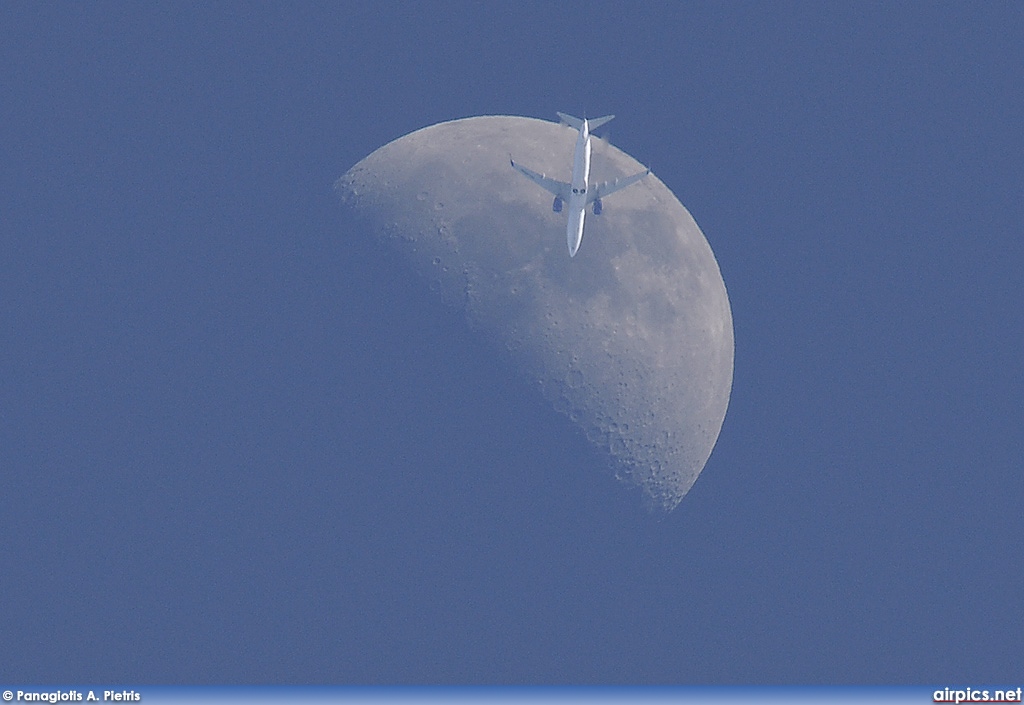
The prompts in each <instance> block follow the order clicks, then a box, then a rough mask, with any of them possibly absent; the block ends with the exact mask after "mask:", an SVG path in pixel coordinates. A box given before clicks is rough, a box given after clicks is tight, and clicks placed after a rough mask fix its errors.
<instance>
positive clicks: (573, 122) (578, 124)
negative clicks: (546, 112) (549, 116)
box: [557, 113, 615, 130]
mask: <svg viewBox="0 0 1024 705" xmlns="http://www.w3.org/2000/svg"><path fill="white" fill-rule="evenodd" d="M557 115H558V119H559V120H561V121H562V123H563V124H565V125H568V126H569V127H575V128H576V129H577V130H582V129H583V121H582V120H580V119H579V118H578V117H573V116H572V115H569V114H567V113H557ZM614 118H615V116H614V115H605V116H604V117H599V118H594V119H593V120H587V123H589V127H590V129H591V130H594V129H596V128H598V127H601V125H603V124H605V123H606V122H611V121H612V120H613V119H614Z"/></svg>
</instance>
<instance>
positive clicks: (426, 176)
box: [336, 116, 733, 511]
mask: <svg viewBox="0 0 1024 705" xmlns="http://www.w3.org/2000/svg"><path fill="white" fill-rule="evenodd" d="M576 134H577V133H576V131H575V130H573V129H572V128H570V127H566V126H562V125H559V124H558V123H554V122H547V121H542V120H535V119H531V118H522V117H509V116H484V117H474V118H467V119H463V120H454V121H452V122H445V123H441V124H438V125H433V126H431V127H427V128H424V129H422V130H417V131H416V132H413V133H411V134H408V135H406V136H405V137H402V138H400V139H397V140H395V141H393V142H391V143H389V144H387V145H385V146H383V147H381V148H380V149H378V150H377V151H375V152H374V153H373V154H371V155H370V156H368V157H366V158H365V159H363V160H362V161H361V162H359V163H358V164H356V165H355V166H354V167H353V168H352V169H351V170H350V171H349V172H348V173H346V174H345V175H344V176H342V177H341V178H340V179H339V180H338V182H337V184H336V188H337V190H338V191H339V194H340V195H341V198H342V200H343V202H344V203H345V204H346V205H347V207H349V208H350V209H351V210H352V212H353V213H354V215H355V216H357V217H358V219H359V220H360V221H361V222H363V223H364V224H366V225H367V226H368V227H369V228H370V229H371V230H372V231H373V232H374V233H376V235H377V236H378V237H380V238H381V239H382V240H384V241H386V242H387V243H389V244H390V245H392V246H393V247H395V248H396V249H397V250H398V251H399V252H401V253H402V255H403V256H404V258H405V259H406V261H407V262H408V264H409V265H410V266H411V268H412V269H413V270H415V271H416V272H417V273H419V274H420V275H421V276H422V277H423V278H424V279H426V280H427V281H428V282H429V283H430V284H431V287H430V288H431V289H432V290H435V291H437V292H439V294H440V298H441V299H442V300H443V301H444V302H445V303H446V304H448V305H449V306H452V307H455V308H457V309H459V310H460V311H462V312H464V314H465V317H466V319H467V321H468V323H469V325H470V326H471V327H472V328H473V329H474V330H476V331H478V332H479V333H480V334H481V335H483V336H485V337H486V338H487V339H489V340H490V341H491V342H492V343H493V345H494V346H495V347H494V349H495V351H496V354H499V355H502V356H504V357H505V358H506V359H508V361H509V363H510V364H512V365H513V366H514V367H515V368H516V369H517V370H518V372H519V373H520V374H521V375H523V376H524V377H525V378H526V379H527V380H528V382H529V383H531V384H532V385H535V386H539V388H540V391H541V393H542V394H543V395H544V397H545V398H546V399H548V400H549V401H550V402H551V404H552V406H553V408H554V409H555V410H557V411H559V412H561V413H564V414H566V415H568V416H569V418H570V419H572V421H573V422H574V423H576V424H578V425H579V427H580V428H581V429H583V431H584V432H585V433H586V435H587V437H588V438H589V439H590V441H591V442H592V443H593V444H595V445H596V446H598V447H599V448H601V449H602V450H603V451H604V452H605V453H606V456H607V457H608V458H609V460H610V465H611V467H612V468H613V469H614V472H615V475H616V477H618V478H619V479H620V480H622V481H623V482H626V483H627V484H630V485H636V486H639V487H640V488H641V489H642V491H643V493H644V495H645V499H646V501H647V504H648V505H649V506H651V507H654V508H659V509H663V510H666V511H667V510H671V509H672V508H674V507H675V506H676V505H677V504H679V502H680V501H681V500H682V498H683V497H684V496H685V495H686V493H687V492H688V491H689V489H690V487H691V486H692V485H693V483H694V482H695V481H696V479H697V476H698V475H699V474H700V472H701V470H702V469H703V468H704V465H705V463H706V462H707V459H708V457H709V456H710V454H711V450H712V448H713V447H714V445H715V441H716V440H717V438H718V433H719V431H720V429H721V427H722V421H723V420H724V418H725V411H726V407H727V406H728V403H729V393H730V390H731V387H732V372H733V329H732V314H731V311H730V308H729V299H728V296H727V294H726V290H725V283H724V282H723V281H722V276H721V273H720V272H719V269H718V263H717V262H716V261H715V256H714V253H713V252H712V251H711V247H710V246H709V245H708V242H707V240H706V239H705V238H704V235H703V234H702V233H701V231H700V228H698V227H697V224H696V223H695V222H694V220H693V218H692V217H691V216H690V214H689V212H687V210H686V209H685V208H684V207H683V205H682V204H681V203H680V202H679V200H678V199H676V197H675V196H674V195H673V194H672V192H671V191H669V189H668V188H667V187H666V186H665V184H663V183H662V182H661V181H660V180H659V179H658V178H657V177H656V176H655V175H654V174H651V175H649V176H648V177H647V178H645V179H643V180H642V181H640V182H639V183H638V184H635V185H633V186H630V187H628V188H626V189H624V190H622V191H619V192H618V193H615V194H613V195H611V196H609V197H608V198H607V199H606V200H605V201H604V212H603V213H602V214H601V215H600V216H594V215H593V213H592V212H590V211H588V213H587V221H586V229H585V231H584V238H583V244H582V246H581V248H580V251H579V253H578V254H577V255H576V257H575V258H570V257H569V254H568V252H567V250H566V243H565V213H564V212H563V213H554V212H552V208H551V205H552V203H551V202H552V197H551V196H550V195H549V194H548V193H547V192H546V191H544V190H543V189H541V188H540V187H539V186H537V185H536V184H534V183H532V182H530V181H529V180H527V179H526V178H524V177H523V176H522V175H521V174H519V173H517V172H516V171H514V170H513V169H512V168H511V167H510V166H509V155H512V156H513V157H515V159H516V160H517V162H521V163H522V164H523V165H525V166H528V167H530V168H532V169H534V170H537V171H542V172H545V173H546V174H547V175H548V176H551V177H553V178H556V179H560V180H563V181H568V180H569V178H570V171H571V168H572V166H571V165H572V154H573V145H574V144H575V140H576ZM641 169H643V166H642V165H641V164H640V163H639V162H637V161H636V160H635V159H633V158H632V157H630V156H629V155H628V154H626V153H625V152H622V151H621V150H619V149H616V148H615V147H613V146H611V145H608V144H605V143H602V142H600V141H597V140H595V142H594V156H593V161H592V169H591V183H596V182H601V181H606V180H610V179H613V178H616V177H619V176H626V175H629V174H632V173H635V172H636V171H639V170H641Z"/></svg>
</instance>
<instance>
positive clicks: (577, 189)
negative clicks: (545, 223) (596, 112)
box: [565, 120, 590, 257]
mask: <svg viewBox="0 0 1024 705" xmlns="http://www.w3.org/2000/svg"><path fill="white" fill-rule="evenodd" d="M588 183H590V126H589V125H588V124H587V121H586V120H584V121H583V127H582V128H581V129H580V132H579V136H578V137H577V138H576V151H575V152H574V153H573V158H572V193H571V194H570V195H569V202H568V203H567V204H566V205H567V206H568V209H567V210H568V216H569V219H568V222H567V223H566V226H565V238H566V242H567V243H568V245H569V256H570V257H575V256H576V251H577V250H579V249H580V243H581V242H583V221H584V219H585V217H586V213H587V184H588Z"/></svg>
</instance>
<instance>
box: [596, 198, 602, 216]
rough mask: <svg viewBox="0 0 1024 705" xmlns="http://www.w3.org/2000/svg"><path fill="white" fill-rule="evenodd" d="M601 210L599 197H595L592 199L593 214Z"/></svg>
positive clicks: (599, 213) (599, 212)
mask: <svg viewBox="0 0 1024 705" xmlns="http://www.w3.org/2000/svg"><path fill="white" fill-rule="evenodd" d="M602 210H604V207H603V206H602V205H601V199H600V198H595V199H594V215H601V211H602Z"/></svg>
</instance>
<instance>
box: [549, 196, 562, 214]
mask: <svg viewBox="0 0 1024 705" xmlns="http://www.w3.org/2000/svg"><path fill="white" fill-rule="evenodd" d="M551 210H553V211H554V212H555V213H561V212H562V199H561V198H559V197H558V196H555V202H554V203H552V204H551Z"/></svg>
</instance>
